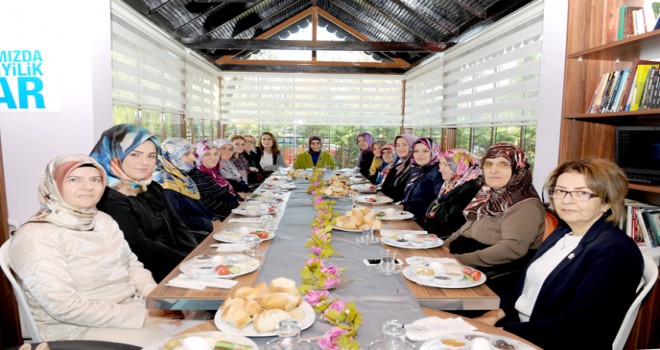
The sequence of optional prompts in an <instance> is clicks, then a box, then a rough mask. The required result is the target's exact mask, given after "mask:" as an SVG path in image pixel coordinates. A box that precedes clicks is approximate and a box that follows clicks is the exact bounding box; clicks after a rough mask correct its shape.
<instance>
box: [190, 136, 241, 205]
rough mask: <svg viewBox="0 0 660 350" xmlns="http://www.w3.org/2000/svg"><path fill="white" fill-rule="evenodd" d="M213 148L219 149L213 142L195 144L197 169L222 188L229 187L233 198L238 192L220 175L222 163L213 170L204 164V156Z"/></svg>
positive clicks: (205, 141)
mask: <svg viewBox="0 0 660 350" xmlns="http://www.w3.org/2000/svg"><path fill="white" fill-rule="evenodd" d="M213 148H218V146H216V145H215V144H214V143H213V142H211V141H207V140H202V141H199V142H197V143H196V144H195V156H197V169H199V171H201V172H203V173H204V174H206V175H208V176H210V177H211V178H212V179H213V181H215V183H217V184H218V186H220V187H225V186H229V193H231V194H232V195H233V196H235V195H236V192H234V188H233V187H232V186H231V184H230V183H229V181H227V179H225V178H224V177H222V175H220V161H218V164H216V166H214V167H213V168H211V169H209V168H207V167H205V166H204V164H202V157H204V154H206V152H208V151H209V150H210V149H213Z"/></svg>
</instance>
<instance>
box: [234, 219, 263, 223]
mask: <svg viewBox="0 0 660 350" xmlns="http://www.w3.org/2000/svg"><path fill="white" fill-rule="evenodd" d="M234 222H244V223H260V222H261V219H260V218H233V219H229V223H234Z"/></svg>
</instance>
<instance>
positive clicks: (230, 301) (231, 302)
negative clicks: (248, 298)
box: [219, 297, 245, 311]
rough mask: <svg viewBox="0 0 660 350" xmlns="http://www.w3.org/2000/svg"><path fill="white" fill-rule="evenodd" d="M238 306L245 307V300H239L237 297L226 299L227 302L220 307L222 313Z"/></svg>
mask: <svg viewBox="0 0 660 350" xmlns="http://www.w3.org/2000/svg"><path fill="white" fill-rule="evenodd" d="M232 305H236V306H237V307H239V308H243V307H245V299H243V298H237V297H230V298H227V299H225V301H224V302H223V303H222V305H220V309H219V310H220V311H223V310H226V309H227V308H228V307H230V306H232Z"/></svg>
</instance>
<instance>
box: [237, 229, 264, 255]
mask: <svg viewBox="0 0 660 350" xmlns="http://www.w3.org/2000/svg"><path fill="white" fill-rule="evenodd" d="M241 242H242V243H245V245H246V246H247V247H249V249H248V251H247V252H246V253H247V255H249V256H251V257H253V258H258V257H261V256H264V252H262V251H261V249H259V246H260V245H261V238H259V236H257V235H255V234H251V233H248V234H247V235H243V237H242V239H241Z"/></svg>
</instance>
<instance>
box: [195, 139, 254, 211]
mask: <svg viewBox="0 0 660 350" xmlns="http://www.w3.org/2000/svg"><path fill="white" fill-rule="evenodd" d="M195 155H196V156H197V167H196V168H194V169H192V170H190V173H188V175H189V176H190V178H191V179H193V181H194V182H195V185H197V189H198V190H199V194H200V196H201V199H202V203H204V206H205V207H206V209H208V210H210V211H212V212H214V213H215V214H218V215H220V216H221V217H222V218H223V220H224V218H226V217H227V216H229V215H230V214H231V210H232V209H234V208H236V207H238V204H239V203H238V202H239V201H240V200H242V199H241V197H240V196H239V195H238V194H237V193H236V192H235V191H234V189H233V188H232V187H231V184H230V183H229V181H227V179H225V178H224V177H222V175H220V151H219V150H218V147H217V146H216V145H215V144H213V142H210V141H206V140H203V141H199V142H197V143H196V144H195Z"/></svg>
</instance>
